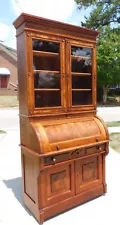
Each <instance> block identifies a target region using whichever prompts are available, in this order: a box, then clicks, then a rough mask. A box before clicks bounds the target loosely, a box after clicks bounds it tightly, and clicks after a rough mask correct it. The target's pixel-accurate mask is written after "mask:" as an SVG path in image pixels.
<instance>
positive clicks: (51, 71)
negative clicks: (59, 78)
mask: <svg viewBox="0 0 120 225" xmlns="http://www.w3.org/2000/svg"><path fill="white" fill-rule="evenodd" d="M33 71H34V72H35V73H37V72H38V73H39V72H40V73H56V74H59V73H60V71H54V70H33Z"/></svg>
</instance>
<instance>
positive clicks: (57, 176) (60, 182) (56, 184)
mask: <svg viewBox="0 0 120 225" xmlns="http://www.w3.org/2000/svg"><path fill="white" fill-rule="evenodd" d="M66 181H67V174H66V171H65V170H64V171H61V172H58V173H54V174H52V175H51V192H52V193H53V192H56V191H59V190H62V189H65V188H66V186H67V183H66Z"/></svg>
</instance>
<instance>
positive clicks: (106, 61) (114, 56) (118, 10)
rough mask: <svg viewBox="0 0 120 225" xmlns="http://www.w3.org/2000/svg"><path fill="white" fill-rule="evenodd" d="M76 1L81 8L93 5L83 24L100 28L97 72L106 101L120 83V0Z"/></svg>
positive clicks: (104, 100)
mask: <svg viewBox="0 0 120 225" xmlns="http://www.w3.org/2000/svg"><path fill="white" fill-rule="evenodd" d="M75 1H76V3H77V4H78V7H79V9H81V8H83V7H84V8H88V7H91V13H90V15H89V17H85V19H86V21H85V23H82V26H85V27H88V28H93V29H97V28H98V29H99V30H100V35H99V37H98V42H97V74H98V85H99V87H102V88H103V102H104V103H106V100H107V93H108V90H109V88H110V87H111V86H114V85H116V84H120V26H119V24H120V0H75ZM113 23H114V24H116V25H117V26H113ZM111 25H112V26H111ZM113 27H114V28H113ZM116 27H117V28H116Z"/></svg>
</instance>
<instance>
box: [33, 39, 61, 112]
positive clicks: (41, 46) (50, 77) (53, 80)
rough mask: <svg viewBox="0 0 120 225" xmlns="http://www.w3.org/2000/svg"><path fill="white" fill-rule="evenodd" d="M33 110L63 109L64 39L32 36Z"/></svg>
mask: <svg viewBox="0 0 120 225" xmlns="http://www.w3.org/2000/svg"><path fill="white" fill-rule="evenodd" d="M32 52H33V58H32V61H33V63H32V64H33V68H32V70H33V80H34V81H33V83H34V88H33V89H34V93H33V96H34V110H36V111H37V110H42V111H45V112H47V113H49V112H50V111H52V112H53V111H56V112H57V111H62V112H64V111H65V101H64V92H65V87H64V85H65V80H64V78H65V76H64V66H63V63H64V40H63V41H62V40H56V39H55V40H54V38H52V39H51V38H48V37H47V38H36V37H35V38H34V37H33V38H32Z"/></svg>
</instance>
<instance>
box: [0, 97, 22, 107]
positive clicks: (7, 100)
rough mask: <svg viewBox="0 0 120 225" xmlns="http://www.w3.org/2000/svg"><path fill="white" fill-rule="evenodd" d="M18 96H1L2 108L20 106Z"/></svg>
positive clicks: (0, 103) (0, 105)
mask: <svg viewBox="0 0 120 225" xmlns="http://www.w3.org/2000/svg"><path fill="white" fill-rule="evenodd" d="M18 104H19V103H18V100H17V96H0V108H6V107H18Z"/></svg>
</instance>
